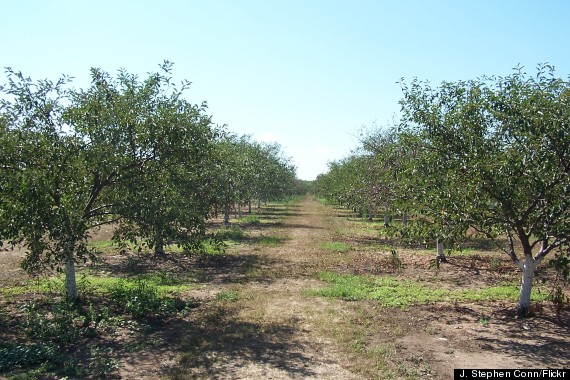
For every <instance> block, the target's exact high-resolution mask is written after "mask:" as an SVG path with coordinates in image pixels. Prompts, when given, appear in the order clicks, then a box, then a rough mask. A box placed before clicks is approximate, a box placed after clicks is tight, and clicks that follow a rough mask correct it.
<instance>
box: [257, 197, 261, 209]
mask: <svg viewBox="0 0 570 380" xmlns="http://www.w3.org/2000/svg"><path fill="white" fill-rule="evenodd" d="M260 208H261V199H258V200H257V209H258V210H259V209H260Z"/></svg>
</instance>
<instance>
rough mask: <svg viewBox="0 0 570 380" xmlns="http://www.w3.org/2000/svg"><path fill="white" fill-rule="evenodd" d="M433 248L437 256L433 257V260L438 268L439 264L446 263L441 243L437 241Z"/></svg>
mask: <svg viewBox="0 0 570 380" xmlns="http://www.w3.org/2000/svg"><path fill="white" fill-rule="evenodd" d="M435 247H436V250H437V254H436V255H435V260H436V261H437V263H438V268H439V263H445V262H447V259H446V258H445V253H443V242H442V241H440V240H439V239H437V240H436V242H435Z"/></svg>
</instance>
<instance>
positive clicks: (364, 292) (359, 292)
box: [310, 272, 546, 308]
mask: <svg viewBox="0 0 570 380" xmlns="http://www.w3.org/2000/svg"><path fill="white" fill-rule="evenodd" d="M320 278H321V280H323V281H326V282H328V283H330V284H331V285H330V286H329V287H326V288H323V289H318V290H313V291H311V292H310V293H311V294H312V295H317V296H322V297H330V298H340V299H343V300H349V301H355V300H365V299H367V300H376V301H378V303H379V304H380V305H381V306H384V307H401V308H407V307H410V306H412V305H417V304H425V303H430V302H443V301H483V300H510V301H516V300H517V299H518V296H519V288H518V287H517V286H515V285H501V286H493V287H488V288H484V289H477V290H473V289H469V290H449V289H433V288H430V287H427V286H425V285H423V284H420V283H417V282H414V281H409V280H402V279H397V278H395V277H389V276H385V277H376V276H362V275H350V274H338V273H332V272H323V273H321V274H320ZM545 298H546V295H544V294H537V293H534V294H533V300H534V301H540V300H544V299H545Z"/></svg>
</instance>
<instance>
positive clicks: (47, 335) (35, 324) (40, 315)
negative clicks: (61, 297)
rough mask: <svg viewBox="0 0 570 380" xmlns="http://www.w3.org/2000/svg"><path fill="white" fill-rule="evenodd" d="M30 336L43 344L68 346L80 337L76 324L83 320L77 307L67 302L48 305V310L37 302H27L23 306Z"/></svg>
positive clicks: (25, 323)
mask: <svg viewBox="0 0 570 380" xmlns="http://www.w3.org/2000/svg"><path fill="white" fill-rule="evenodd" d="M22 311H23V312H24V316H25V321H24V328H25V329H26V332H27V333H28V335H30V336H32V337H34V338H37V339H39V340H41V341H43V342H54V343H58V344H66V343H70V342H73V341H75V340H76V339H77V337H78V336H79V329H78V327H77V324H76V322H77V321H78V320H80V319H81V316H80V315H79V313H78V312H77V310H76V308H75V306H74V305H73V304H72V303H69V302H67V301H57V302H53V303H51V304H49V305H48V307H47V310H45V309H43V308H42V307H40V306H39V305H38V304H37V303H36V302H34V301H30V302H26V303H25V304H24V305H23V306H22Z"/></svg>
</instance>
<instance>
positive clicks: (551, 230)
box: [400, 65, 570, 317]
mask: <svg viewBox="0 0 570 380" xmlns="http://www.w3.org/2000/svg"><path fill="white" fill-rule="evenodd" d="M554 74H555V73H554V69H553V68H552V67H550V66H548V65H542V66H540V67H539V68H538V72H537V74H536V75H535V76H528V75H526V74H525V73H523V72H522V70H521V69H517V70H516V71H515V72H514V73H513V74H512V75H509V76H507V77H497V78H495V77H483V78H481V79H476V80H471V81H458V82H455V83H449V82H444V83H443V84H442V85H441V86H439V87H438V88H432V87H431V86H430V85H429V83H426V82H421V81H418V80H414V81H412V82H411V83H410V84H409V85H406V84H402V88H403V92H404V97H403V99H402V101H401V106H402V112H403V118H402V123H401V126H400V130H401V132H402V133H403V134H405V135H407V136H408V137H411V138H412V139H411V140H410V141H413V149H415V150H416V153H417V155H416V156H415V157H414V159H413V164H412V165H410V166H409V168H408V171H407V172H406V176H407V178H406V180H407V181H409V183H411V184H415V186H413V188H414V189H415V191H417V192H419V193H418V194H416V199H417V200H420V199H423V202H422V203H423V204H422V208H423V210H425V211H427V212H431V214H432V215H434V216H437V215H440V216H441V218H442V219H445V221H446V222H447V223H449V224H450V225H454V226H463V227H465V226H471V227H473V228H474V229H476V230H477V231H479V232H480V233H481V234H484V235H485V236H487V237H489V238H491V239H493V240H494V241H495V242H496V243H497V244H498V246H499V247H500V248H501V249H502V250H503V251H504V252H505V253H506V254H508V255H509V257H510V258H511V260H512V261H513V262H514V263H515V264H516V265H517V266H518V267H519V268H520V269H521V271H522V281H521V291H520V298H519V301H518V306H517V312H518V315H519V316H521V317H524V316H526V315H527V313H528V308H529V306H530V299H531V298H530V296H531V289H532V282H533V276H534V271H535V268H536V267H537V265H538V264H539V263H540V262H541V261H542V260H543V258H544V257H545V256H546V255H548V254H549V253H551V252H556V251H558V252H560V251H562V250H566V252H567V250H568V243H569V236H570V219H569V218H568V212H569V206H570V176H569V173H570V126H569V120H570V83H569V82H568V81H566V80H563V79H561V78H558V77H556V76H555V75H554ZM500 236H503V237H505V238H506V241H507V243H506V244H503V243H501V241H500V240H498V238H499V237H500ZM515 241H518V243H519V245H517V244H516V243H515ZM519 246H520V252H519V249H518V247H519Z"/></svg>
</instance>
